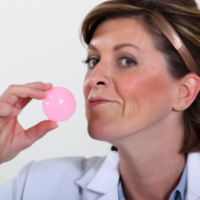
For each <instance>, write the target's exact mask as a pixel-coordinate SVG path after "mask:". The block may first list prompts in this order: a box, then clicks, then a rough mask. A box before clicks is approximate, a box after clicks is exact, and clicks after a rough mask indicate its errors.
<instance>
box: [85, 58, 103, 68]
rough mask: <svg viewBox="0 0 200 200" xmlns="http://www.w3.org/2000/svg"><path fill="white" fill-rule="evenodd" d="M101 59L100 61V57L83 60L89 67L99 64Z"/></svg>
mask: <svg viewBox="0 0 200 200" xmlns="http://www.w3.org/2000/svg"><path fill="white" fill-rule="evenodd" d="M99 61H100V59H98V58H88V59H87V60H85V61H83V62H84V63H86V64H87V65H88V67H89V68H93V67H95V66H96V65H97V64H98V62H99Z"/></svg>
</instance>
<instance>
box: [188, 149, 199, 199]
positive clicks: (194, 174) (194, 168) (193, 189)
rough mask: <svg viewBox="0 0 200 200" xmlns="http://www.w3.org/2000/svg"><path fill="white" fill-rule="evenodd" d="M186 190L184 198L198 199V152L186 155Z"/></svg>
mask: <svg viewBox="0 0 200 200" xmlns="http://www.w3.org/2000/svg"><path fill="white" fill-rule="evenodd" d="M186 164H187V169H188V174H187V176H188V177H187V190H186V198H185V199H186V200H200V153H199V152H196V153H189V154H188V156H187V163H186Z"/></svg>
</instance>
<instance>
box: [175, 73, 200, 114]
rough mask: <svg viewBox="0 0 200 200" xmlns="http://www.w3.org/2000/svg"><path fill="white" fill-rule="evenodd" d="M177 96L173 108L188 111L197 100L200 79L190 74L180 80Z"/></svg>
mask: <svg viewBox="0 0 200 200" xmlns="http://www.w3.org/2000/svg"><path fill="white" fill-rule="evenodd" d="M177 89H178V91H177V96H176V100H175V102H174V104H173V108H174V109H175V110H177V111H181V107H183V109H182V110H186V109H187V108H188V107H189V106H190V105H191V104H192V103H193V101H194V100H195V98H196V96H197V94H198V93H199V90H200V77H199V76H198V75H197V74H194V73H190V74H187V75H185V76H184V77H183V78H181V79H180V81H179V83H178V87H177Z"/></svg>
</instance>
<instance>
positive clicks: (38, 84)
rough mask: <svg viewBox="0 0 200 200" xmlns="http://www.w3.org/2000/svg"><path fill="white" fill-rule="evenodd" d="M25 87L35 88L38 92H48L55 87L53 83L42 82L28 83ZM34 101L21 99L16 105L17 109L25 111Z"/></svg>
mask: <svg viewBox="0 0 200 200" xmlns="http://www.w3.org/2000/svg"><path fill="white" fill-rule="evenodd" d="M25 86H29V87H34V88H36V89H38V90H42V91H46V90H49V89H51V88H52V87H53V86H52V84H51V83H42V82H35V83H27V84H25ZM31 100H32V99H31V98H27V99H20V100H19V102H17V103H16V104H15V107H17V108H19V109H23V108H24V107H25V106H26V105H27V104H28V103H29V102H30V101H31Z"/></svg>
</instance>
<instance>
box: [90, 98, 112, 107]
mask: <svg viewBox="0 0 200 200" xmlns="http://www.w3.org/2000/svg"><path fill="white" fill-rule="evenodd" d="M109 102H112V101H111V100H109V99H106V98H104V97H90V98H89V101H88V103H87V106H88V107H93V106H96V105H99V104H104V103H109Z"/></svg>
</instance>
